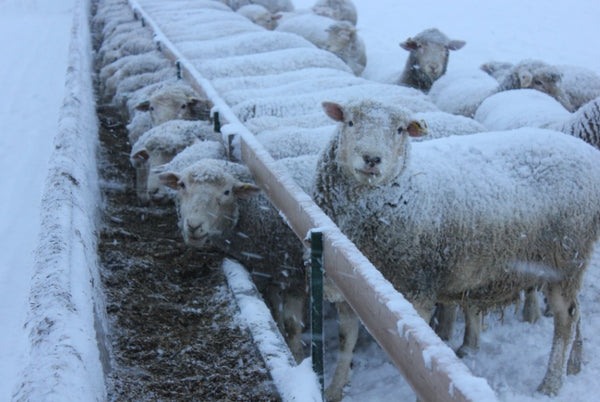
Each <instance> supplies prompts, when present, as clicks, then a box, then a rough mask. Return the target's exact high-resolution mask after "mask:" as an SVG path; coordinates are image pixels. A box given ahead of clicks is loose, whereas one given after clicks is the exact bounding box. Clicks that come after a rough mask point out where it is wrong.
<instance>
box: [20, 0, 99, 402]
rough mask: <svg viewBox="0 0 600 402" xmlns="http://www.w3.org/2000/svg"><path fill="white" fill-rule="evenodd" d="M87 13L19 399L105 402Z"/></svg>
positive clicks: (74, 50) (46, 221) (75, 33)
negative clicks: (75, 396) (93, 401)
mask: <svg viewBox="0 0 600 402" xmlns="http://www.w3.org/2000/svg"><path fill="white" fill-rule="evenodd" d="M89 9H90V3H89V0H87V1H82V2H79V3H78V6H77V8H76V10H75V12H74V17H73V28H72V31H71V43H70V49H69V61H68V70H67V75H66V80H65V81H66V95H65V98H64V101H63V105H62V107H61V110H60V117H59V130H58V133H57V135H56V137H55V141H54V147H55V150H54V153H53V155H52V158H51V162H50V167H49V172H48V176H47V179H46V185H45V190H44V195H43V199H42V205H43V207H42V208H43V209H42V230H41V234H42V235H41V238H40V241H39V246H38V248H37V250H36V253H35V257H34V258H35V262H34V274H33V278H32V285H31V290H30V294H29V311H28V313H27V317H26V324H25V328H26V330H27V331H28V333H29V342H30V345H29V346H30V350H29V355H28V359H27V363H26V366H25V368H24V370H23V372H22V373H21V378H22V381H21V383H20V384H17V389H15V394H14V397H15V399H17V400H48V399H52V400H56V401H62V400H65V401H66V400H69V399H70V398H71V397H73V396H74V395H77V396H79V397H81V398H83V396H84V395H85V396H86V397H87V400H96V401H101V400H105V399H106V389H105V386H104V374H103V371H104V368H103V363H102V362H103V361H106V360H105V359H106V357H107V356H106V354H105V353H104V352H105V349H104V347H105V346H104V345H105V343H104V341H103V339H99V338H102V336H103V334H104V333H105V332H104V329H105V328H106V319H105V317H104V314H105V308H104V307H103V296H102V295H101V291H100V290H99V288H98V286H99V284H100V279H99V270H98V264H99V262H98V257H97V254H96V235H95V233H94V232H95V229H96V227H97V224H98V214H97V213H98V203H99V200H100V195H99V189H98V177H97V171H96V148H97V145H98V139H97V136H96V135H95V133H97V132H98V122H97V118H96V109H95V100H94V97H93V94H94V91H93V86H92V50H91V38H90V29H89V25H88V21H89Z"/></svg>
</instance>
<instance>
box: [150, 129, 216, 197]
mask: <svg viewBox="0 0 600 402" xmlns="http://www.w3.org/2000/svg"><path fill="white" fill-rule="evenodd" d="M225 158H226V151H225V146H224V145H223V142H222V141H213V140H204V141H197V142H195V143H193V144H192V145H189V146H188V147H186V148H185V149H184V150H183V151H181V152H179V153H178V154H177V155H175V157H174V158H173V159H172V160H171V161H170V162H168V163H166V164H164V165H159V166H156V167H154V168H152V169H151V170H150V174H149V180H148V194H150V195H151V196H152V200H153V201H155V202H162V201H163V200H165V199H173V198H174V196H175V193H174V192H173V191H172V190H171V189H170V188H168V187H166V186H164V185H163V184H162V182H161V181H160V180H159V179H158V175H160V174H161V173H165V172H181V171H183V170H184V169H185V168H187V167H188V166H191V165H193V164H194V163H196V162H199V161H201V160H203V159H223V160H224V159H225ZM150 177H152V179H150Z"/></svg>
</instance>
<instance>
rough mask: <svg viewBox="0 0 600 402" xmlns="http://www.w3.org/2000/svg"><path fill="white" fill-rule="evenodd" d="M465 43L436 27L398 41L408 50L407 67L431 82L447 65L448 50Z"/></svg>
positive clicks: (438, 76)
mask: <svg viewBox="0 0 600 402" xmlns="http://www.w3.org/2000/svg"><path fill="white" fill-rule="evenodd" d="M465 44H466V42H465V41H462V40H451V39H449V38H448V37H447V36H446V35H444V34H443V33H442V32H441V31H439V30H438V29H436V28H431V29H427V30H425V31H423V32H421V33H419V34H418V35H416V36H415V37H412V38H408V39H406V40H405V41H404V42H401V43H400V47H401V48H402V49H404V50H407V51H409V52H410V56H409V59H408V62H409V63H410V66H409V68H411V69H413V70H416V71H419V72H420V73H421V74H424V75H425V77H426V78H427V80H428V81H429V82H428V87H426V88H422V89H429V87H431V84H432V83H433V82H434V81H435V80H437V79H438V78H440V77H441V76H442V75H443V74H444V73H446V69H447V67H448V57H449V54H450V50H459V49H461V48H462V47H463V46H464V45H465Z"/></svg>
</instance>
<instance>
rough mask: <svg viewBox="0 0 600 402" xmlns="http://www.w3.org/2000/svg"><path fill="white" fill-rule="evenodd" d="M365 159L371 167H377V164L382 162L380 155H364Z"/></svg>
mask: <svg viewBox="0 0 600 402" xmlns="http://www.w3.org/2000/svg"><path fill="white" fill-rule="evenodd" d="M363 161H364V162H365V163H366V164H367V165H368V166H369V167H375V165H379V164H380V163H381V158H380V157H379V156H370V155H363Z"/></svg>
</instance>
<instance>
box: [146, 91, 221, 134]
mask: <svg viewBox="0 0 600 402" xmlns="http://www.w3.org/2000/svg"><path fill="white" fill-rule="evenodd" d="M211 107H212V104H211V102H210V101H209V100H208V99H200V98H199V97H198V95H197V94H195V93H194V92H193V90H191V88H189V90H188V89H186V87H184V86H180V85H178V86H170V87H165V88H163V89H161V90H160V91H157V92H155V93H154V94H153V95H152V96H151V97H150V98H149V99H147V100H145V101H143V102H141V103H139V104H138V105H137V106H136V110H138V111H143V112H148V113H149V114H150V120H152V124H153V125H154V126H157V125H159V124H161V123H164V122H165V121H168V120H173V119H182V120H210V109H211Z"/></svg>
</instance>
